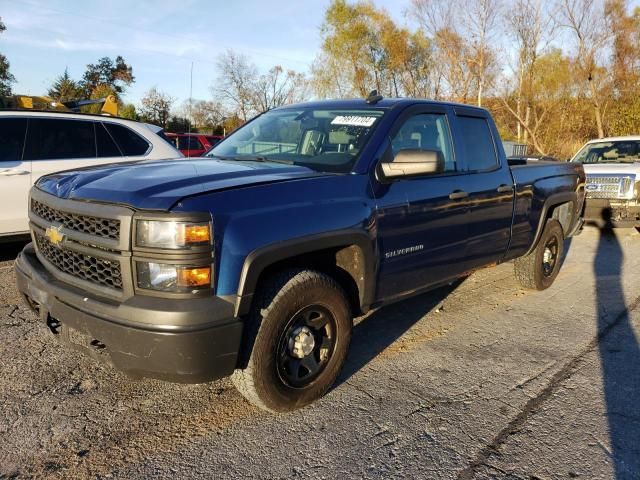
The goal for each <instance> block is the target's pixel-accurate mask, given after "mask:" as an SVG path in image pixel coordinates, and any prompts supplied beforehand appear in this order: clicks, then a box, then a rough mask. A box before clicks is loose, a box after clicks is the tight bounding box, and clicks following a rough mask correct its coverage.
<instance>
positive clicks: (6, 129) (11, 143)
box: [0, 118, 27, 162]
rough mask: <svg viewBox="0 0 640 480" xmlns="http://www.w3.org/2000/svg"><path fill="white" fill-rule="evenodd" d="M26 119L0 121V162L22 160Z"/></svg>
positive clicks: (4, 119)
mask: <svg viewBox="0 0 640 480" xmlns="http://www.w3.org/2000/svg"><path fill="white" fill-rule="evenodd" d="M26 130H27V119H26V118H2V119H0V162H6V161H20V160H22V149H23V147H24V136H25V133H26Z"/></svg>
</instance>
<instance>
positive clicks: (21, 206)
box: [0, 110, 182, 238]
mask: <svg viewBox="0 0 640 480" xmlns="http://www.w3.org/2000/svg"><path fill="white" fill-rule="evenodd" d="M161 135H162V129H160V128H159V127H156V126H155V125H148V124H145V123H139V122H135V121H132V120H126V119H123V118H117V117H105V116H102V115H88V114H79V113H64V112H53V111H51V112H40V111H32V110H4V111H0V205H2V209H1V210H0V238H2V237H5V238H12V237H14V236H16V235H20V234H24V233H28V231H29V225H28V223H29V220H28V216H27V213H28V211H29V208H28V196H29V189H30V188H31V185H32V184H33V183H34V182H35V181H36V180H38V178H40V177H41V176H42V175H48V174H50V173H53V172H57V171H59V170H71V169H77V168H80V167H85V166H89V165H99V164H105V163H113V162H126V161H131V160H159V159H167V158H176V157H182V154H181V153H180V152H178V151H177V150H176V149H175V148H173V147H172V146H171V144H169V143H168V142H167V141H166V140H164V139H163V138H162V136H161Z"/></svg>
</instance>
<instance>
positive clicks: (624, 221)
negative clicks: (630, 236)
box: [584, 198, 640, 228]
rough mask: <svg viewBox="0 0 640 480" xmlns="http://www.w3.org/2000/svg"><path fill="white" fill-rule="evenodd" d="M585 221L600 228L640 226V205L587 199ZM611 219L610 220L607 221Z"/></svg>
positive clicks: (623, 201)
mask: <svg viewBox="0 0 640 480" xmlns="http://www.w3.org/2000/svg"><path fill="white" fill-rule="evenodd" d="M584 218H585V221H587V222H589V223H594V224H596V225H598V226H600V227H604V226H607V225H609V226H613V227H620V228H624V227H638V226H640V205H639V204H637V203H634V202H630V201H625V200H609V199H604V198H587V199H586V206H585V211H584ZM608 218H610V220H607V219H608Z"/></svg>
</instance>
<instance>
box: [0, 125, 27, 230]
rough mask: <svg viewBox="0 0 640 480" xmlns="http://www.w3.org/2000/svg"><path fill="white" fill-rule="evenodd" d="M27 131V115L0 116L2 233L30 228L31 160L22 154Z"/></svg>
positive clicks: (0, 226)
mask: <svg viewBox="0 0 640 480" xmlns="http://www.w3.org/2000/svg"><path fill="white" fill-rule="evenodd" d="M26 131H27V119H26V118H24V117H23V118H20V117H2V118H0V205H2V208H1V209H0V235H5V234H12V233H20V232H26V231H27V230H29V226H28V220H27V211H28V198H29V188H31V162H30V161H28V160H23V158H22V153H23V149H24V140H25V135H26Z"/></svg>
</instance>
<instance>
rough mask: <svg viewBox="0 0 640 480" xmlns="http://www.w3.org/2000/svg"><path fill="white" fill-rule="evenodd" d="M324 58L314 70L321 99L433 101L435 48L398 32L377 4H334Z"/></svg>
mask: <svg viewBox="0 0 640 480" xmlns="http://www.w3.org/2000/svg"><path fill="white" fill-rule="evenodd" d="M320 32H321V36H322V47H321V52H320V54H319V55H318V57H317V58H316V61H315V63H314V65H313V67H312V73H313V84H314V86H315V89H316V92H317V93H318V94H319V95H320V96H339V97H346V96H354V95H357V96H361V97H362V96H366V95H367V94H368V93H369V92H370V91H371V90H373V89H376V90H378V91H379V92H380V93H382V94H384V95H390V96H401V95H411V96H415V95H420V96H431V95H429V94H430V93H431V92H432V91H433V86H434V82H433V76H432V72H431V68H430V67H431V66H432V61H431V58H432V56H431V52H432V44H431V42H430V41H429V39H427V37H426V36H425V35H424V34H422V33H418V32H416V33H412V32H410V31H409V30H407V29H406V28H400V27H398V26H397V25H396V24H395V23H394V22H393V20H392V19H391V18H390V17H389V14H388V13H387V12H386V11H385V10H383V9H377V8H375V6H374V5H373V3H371V2H368V1H358V2H355V3H348V2H347V1H346V0H333V1H332V2H331V4H330V5H329V7H328V8H327V11H326V12H325V18H324V22H323V24H322V26H321V29H320Z"/></svg>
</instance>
